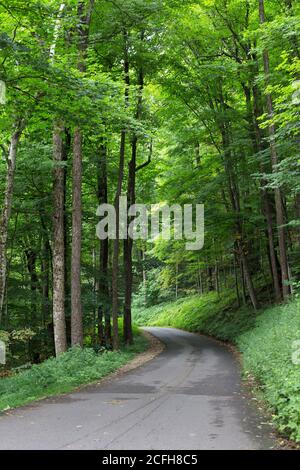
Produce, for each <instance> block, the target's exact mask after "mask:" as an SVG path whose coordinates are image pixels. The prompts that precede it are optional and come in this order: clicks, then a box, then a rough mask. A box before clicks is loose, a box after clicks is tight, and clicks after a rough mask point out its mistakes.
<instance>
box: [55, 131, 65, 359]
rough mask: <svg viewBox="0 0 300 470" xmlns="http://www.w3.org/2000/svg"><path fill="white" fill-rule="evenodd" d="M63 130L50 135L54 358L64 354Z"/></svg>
mask: <svg viewBox="0 0 300 470" xmlns="http://www.w3.org/2000/svg"><path fill="white" fill-rule="evenodd" d="M63 132H64V128H63V126H62V125H60V124H58V123H56V125H55V127H54V133H53V159H54V163H55V167H54V180H53V208H54V209H53V327H54V344H55V353H56V356H58V355H59V354H61V353H63V352H65V351H66V350H67V338H66V322H65V245H64V191H65V188H64V186H65V177H64V173H65V169H64V167H63V165H62V163H63V139H62V133H63Z"/></svg>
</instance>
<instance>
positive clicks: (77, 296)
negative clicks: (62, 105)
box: [71, 128, 83, 346]
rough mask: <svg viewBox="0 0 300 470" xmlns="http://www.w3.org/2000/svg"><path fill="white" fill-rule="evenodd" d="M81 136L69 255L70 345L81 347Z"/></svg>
mask: <svg viewBox="0 0 300 470" xmlns="http://www.w3.org/2000/svg"><path fill="white" fill-rule="evenodd" d="M81 157H82V136H81V131H80V129H78V128H76V129H75V132H74V144H73V172H72V179H73V187H72V194H73V200H72V255H71V344H72V346H75V345H79V346H82V345H83V325H82V305H81V276H80V271H81V231H82V230H81V218H82V202H81V185H82V161H81Z"/></svg>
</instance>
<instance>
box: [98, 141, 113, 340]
mask: <svg viewBox="0 0 300 470" xmlns="http://www.w3.org/2000/svg"><path fill="white" fill-rule="evenodd" d="M97 176H98V190H97V197H98V203H99V205H100V204H106V203H107V202H108V196H107V191H108V188H107V147H106V143H105V142H104V141H103V142H102V143H101V145H100V158H99V160H98V175H97ZM108 243H109V241H108V238H106V239H105V240H100V260H99V261H100V263H99V264H100V269H99V282H98V297H99V299H98V300H99V306H98V309H100V308H101V318H99V316H98V336H99V341H100V343H102V342H104V343H105V344H106V345H111V319H110V302H109V288H108V248H109V245H108ZM98 313H99V310H98ZM103 317H104V318H103ZM103 319H104V323H105V326H104V328H103V324H102V323H103ZM101 336H103V337H104V338H102V339H101Z"/></svg>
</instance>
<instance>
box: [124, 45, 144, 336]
mask: <svg viewBox="0 0 300 470" xmlns="http://www.w3.org/2000/svg"><path fill="white" fill-rule="evenodd" d="M142 39H143V36H142ZM143 89H144V73H143V69H142V68H140V70H139V72H138V98H137V106H136V113H135V119H136V120H137V121H139V120H140V119H141V117H142V103H143ZM137 145H138V137H137V135H136V134H134V135H133V137H132V142H131V160H130V162H129V171H128V187H127V204H128V208H129V207H130V206H131V205H133V204H135V202H136V196H135V181H136V160H137ZM128 222H129V223H130V222H131V220H129V221H128ZM132 247H133V240H132V239H131V238H130V237H128V238H127V239H126V240H124V276H125V301H124V324H123V326H124V340H125V343H126V344H132V343H133V334H132V319H131V302H132V281H133V273H132Z"/></svg>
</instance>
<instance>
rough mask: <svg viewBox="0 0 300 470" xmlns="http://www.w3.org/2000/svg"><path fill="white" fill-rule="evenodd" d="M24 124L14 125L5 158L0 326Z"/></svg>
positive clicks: (1, 231) (1, 232)
mask: <svg viewBox="0 0 300 470" xmlns="http://www.w3.org/2000/svg"><path fill="white" fill-rule="evenodd" d="M23 128H24V124H23V123H22V122H21V121H20V122H18V123H16V125H15V130H14V132H13V134H12V137H11V141H10V146H9V150H8V156H7V162H6V163H7V172H6V183H5V193H4V202H3V209H2V213H1V224H0V324H1V317H2V313H3V306H4V298H5V290H6V276H7V253H6V250H7V240H8V227H9V221H10V215H11V209H12V202H13V192H14V178H15V170H16V159H17V152H18V145H19V142H20V138H21V135H22V131H23Z"/></svg>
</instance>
